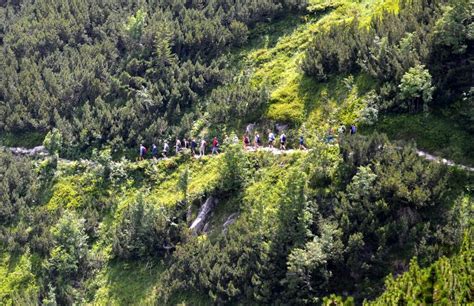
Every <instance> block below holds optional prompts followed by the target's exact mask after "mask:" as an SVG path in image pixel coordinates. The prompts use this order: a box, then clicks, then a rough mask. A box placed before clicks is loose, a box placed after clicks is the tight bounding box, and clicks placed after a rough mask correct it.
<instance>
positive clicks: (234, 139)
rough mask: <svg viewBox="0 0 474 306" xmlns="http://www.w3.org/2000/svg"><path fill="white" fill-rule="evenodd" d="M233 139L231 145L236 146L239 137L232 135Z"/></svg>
mask: <svg viewBox="0 0 474 306" xmlns="http://www.w3.org/2000/svg"><path fill="white" fill-rule="evenodd" d="M233 134H234V135H233V137H232V143H233V144H238V143H239V137H238V136H237V134H235V133H233Z"/></svg>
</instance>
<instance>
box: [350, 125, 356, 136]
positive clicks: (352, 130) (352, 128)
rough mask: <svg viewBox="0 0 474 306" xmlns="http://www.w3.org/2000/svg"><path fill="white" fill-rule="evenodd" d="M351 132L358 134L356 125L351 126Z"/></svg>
mask: <svg viewBox="0 0 474 306" xmlns="http://www.w3.org/2000/svg"><path fill="white" fill-rule="evenodd" d="M351 132H352V134H355V133H356V132H357V128H356V127H355V125H353V126H351Z"/></svg>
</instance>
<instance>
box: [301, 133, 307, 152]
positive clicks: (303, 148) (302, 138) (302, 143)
mask: <svg viewBox="0 0 474 306" xmlns="http://www.w3.org/2000/svg"><path fill="white" fill-rule="evenodd" d="M300 150H307V149H306V146H305V145H304V137H303V135H301V136H300Z"/></svg>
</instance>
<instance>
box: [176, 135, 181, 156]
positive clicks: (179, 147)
mask: <svg viewBox="0 0 474 306" xmlns="http://www.w3.org/2000/svg"><path fill="white" fill-rule="evenodd" d="M175 149H176V154H178V153H179V152H180V151H181V140H179V139H178V138H176V148H175Z"/></svg>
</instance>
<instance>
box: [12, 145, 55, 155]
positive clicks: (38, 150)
mask: <svg viewBox="0 0 474 306" xmlns="http://www.w3.org/2000/svg"><path fill="white" fill-rule="evenodd" d="M6 149H8V150H10V152H12V153H13V154H14V155H24V156H47V155H49V152H48V150H47V149H46V148H45V147H44V146H37V147H34V148H32V149H27V148H21V147H12V148H6Z"/></svg>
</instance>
